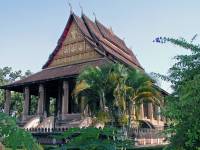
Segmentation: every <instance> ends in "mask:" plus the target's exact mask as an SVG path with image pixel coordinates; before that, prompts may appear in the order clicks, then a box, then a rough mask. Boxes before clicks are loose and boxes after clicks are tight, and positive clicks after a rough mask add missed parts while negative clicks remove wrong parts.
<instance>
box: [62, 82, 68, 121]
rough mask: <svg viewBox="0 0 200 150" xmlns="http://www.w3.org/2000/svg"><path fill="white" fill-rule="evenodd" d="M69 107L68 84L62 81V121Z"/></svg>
mask: <svg viewBox="0 0 200 150" xmlns="http://www.w3.org/2000/svg"><path fill="white" fill-rule="evenodd" d="M68 107H69V83H68V81H63V97H62V120H65V119H66V116H67V114H68Z"/></svg>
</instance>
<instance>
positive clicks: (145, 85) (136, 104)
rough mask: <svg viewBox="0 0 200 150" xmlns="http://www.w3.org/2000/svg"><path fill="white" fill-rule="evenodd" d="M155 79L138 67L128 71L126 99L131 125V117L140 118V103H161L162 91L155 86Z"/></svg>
mask: <svg viewBox="0 0 200 150" xmlns="http://www.w3.org/2000/svg"><path fill="white" fill-rule="evenodd" d="M154 83H155V81H153V80H152V79H151V78H150V77H149V76H148V75H147V74H145V73H144V72H141V71H139V70H136V69H131V70H129V71H128V77H127V80H126V101H127V104H128V106H127V110H128V115H129V125H130V124H131V119H133V120H134V121H135V120H138V119H139V114H140V109H141V108H140V105H141V104H142V103H143V102H144V101H149V102H152V103H154V104H156V105H159V104H160V100H161V99H162V98H161V95H160V92H159V91H158V90H157V89H156V88H155V86H154Z"/></svg>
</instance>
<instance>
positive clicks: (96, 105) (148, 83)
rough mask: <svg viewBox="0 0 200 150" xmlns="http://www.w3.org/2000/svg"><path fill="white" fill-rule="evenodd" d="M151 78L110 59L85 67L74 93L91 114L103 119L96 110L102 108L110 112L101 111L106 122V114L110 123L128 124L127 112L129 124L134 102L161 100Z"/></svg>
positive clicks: (136, 105) (138, 104)
mask: <svg viewBox="0 0 200 150" xmlns="http://www.w3.org/2000/svg"><path fill="white" fill-rule="evenodd" d="M153 82H154V81H153V80H152V79H151V78H150V77H148V76H147V75H146V74H144V73H142V72H141V71H139V70H136V69H130V68H127V67H125V66H124V65H122V64H114V63H112V64H108V65H105V66H102V67H89V68H87V69H86V70H84V71H83V72H82V73H81V74H80V75H79V77H78V79H77V83H76V87H75V90H74V94H75V96H76V98H77V101H78V102H81V101H82V102H83V103H84V108H86V106H88V108H89V112H90V114H91V117H97V118H98V117H101V119H100V120H101V122H102V120H103V119H102V115H99V112H104V113H107V114H108V115H109V116H108V117H107V116H106V117H105V115H104V120H105V122H108V118H109V119H110V122H111V123H112V124H113V123H115V125H117V126H122V125H127V115H128V122H129V125H130V124H131V123H130V122H131V120H133V119H136V118H137V117H134V118H132V119H131V114H133V113H132V112H133V106H134V105H135V106H134V107H139V106H140V104H141V103H142V102H143V101H144V100H148V101H152V102H155V103H156V104H158V103H159V101H160V100H161V97H160V95H159V92H158V91H157V90H156V89H155V88H154V86H153ZM127 110H128V111H127ZM136 110H139V109H136ZM127 113H128V114H127ZM136 114H138V113H136ZM97 120H98V119H97Z"/></svg>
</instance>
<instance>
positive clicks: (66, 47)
mask: <svg viewBox="0 0 200 150" xmlns="http://www.w3.org/2000/svg"><path fill="white" fill-rule="evenodd" d="M100 57H101V55H100V54H99V53H98V52H96V50H94V48H93V47H92V46H91V45H90V44H89V43H88V42H87V41H86V40H85V38H84V36H83V34H82V33H81V31H80V29H79V27H78V26H77V24H76V22H75V21H74V20H73V21H72V22H71V25H70V27H69V30H68V33H67V36H66V38H65V39H64V41H63V43H62V46H61V47H60V48H59V50H58V51H57V53H56V54H55V56H54V57H53V59H52V61H51V62H50V63H49V65H48V67H47V68H50V67H57V66H64V65H69V64H74V63H79V62H84V61H88V60H92V59H96V58H100Z"/></svg>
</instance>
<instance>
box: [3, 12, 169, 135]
mask: <svg viewBox="0 0 200 150" xmlns="http://www.w3.org/2000/svg"><path fill="white" fill-rule="evenodd" d="M112 62H113V63H116V62H119V63H122V64H124V65H125V66H127V67H130V68H136V69H139V70H140V71H142V72H145V70H144V69H143V67H142V66H141V64H140V63H139V61H138V59H137V58H136V56H135V55H134V53H133V52H132V50H131V49H129V48H128V47H127V46H126V44H125V42H124V41H123V40H122V39H120V38H119V37H118V36H116V35H115V34H114V33H113V31H112V30H111V29H108V28H107V27H105V26H104V25H103V24H102V23H100V22H99V21H98V20H97V19H95V21H92V20H90V19H89V18H88V17H87V16H86V15H84V14H82V15H81V17H79V16H76V15H75V14H74V13H73V12H72V13H71V14H70V16H69V19H68V22H67V25H66V27H65V29H64V31H63V33H62V35H61V37H60V39H59V40H58V43H57V46H56V48H55V49H54V51H53V52H52V54H51V55H50V56H49V59H48V60H47V61H46V63H45V64H44V65H43V67H42V70H41V71H40V72H37V73H35V74H33V75H31V76H29V77H27V78H25V79H22V80H19V81H16V82H14V83H11V84H8V85H5V86H2V87H1V88H2V89H4V90H5V108H4V112H5V113H7V114H10V104H11V91H15V92H20V93H24V106H23V115H22V117H21V121H20V125H21V126H22V127H24V128H28V129H31V131H33V132H34V131H36V130H34V129H35V128H50V129H52V128H54V129H56V128H66V129H67V128H70V127H80V126H81V124H83V123H84V122H86V124H87V123H88V122H89V121H88V122H87V121H85V118H83V116H82V115H81V114H82V113H83V111H84V110H82V109H81V106H80V104H77V103H75V102H74V100H73V97H72V91H73V89H74V87H75V80H76V77H77V76H78V75H79V73H80V72H81V71H82V70H84V68H86V67H88V66H101V65H104V64H107V63H112ZM159 89H160V88H159ZM160 91H161V93H162V94H163V95H166V94H167V93H166V92H165V91H164V90H162V89H160ZM31 95H35V96H37V97H38V105H37V113H36V114H30V105H31ZM52 98H53V99H55V110H54V114H50V113H49V112H50V110H49V109H50V107H49V106H50V101H51V99H52ZM140 119H141V120H142V121H144V128H152V129H156V128H163V127H164V123H165V119H164V118H163V117H162V116H161V115H160V107H159V106H154V105H153V104H152V103H144V104H142V105H141V113H140ZM40 131H42V130H40Z"/></svg>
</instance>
